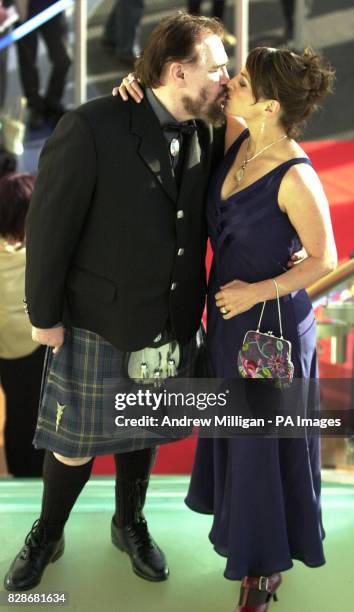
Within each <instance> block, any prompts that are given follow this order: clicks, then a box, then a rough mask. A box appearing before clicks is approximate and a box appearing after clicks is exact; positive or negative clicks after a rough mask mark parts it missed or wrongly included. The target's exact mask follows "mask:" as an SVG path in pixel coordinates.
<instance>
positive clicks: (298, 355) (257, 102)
mask: <svg viewBox="0 0 354 612" xmlns="http://www.w3.org/2000/svg"><path fill="white" fill-rule="evenodd" d="M332 81H333V72H332V70H331V69H330V67H328V66H325V64H324V63H323V62H322V60H321V58H320V57H319V56H317V55H316V54H314V53H313V52H312V51H311V50H306V51H305V52H304V54H303V55H296V54H294V53H291V52H290V51H288V50H285V49H281V50H276V49H271V48H266V47H259V48H257V49H254V50H253V51H252V52H251V53H250V55H249V56H248V58H247V62H246V66H245V67H244V68H243V69H242V70H241V72H240V73H239V74H238V75H237V76H235V77H234V78H233V79H232V80H231V81H230V82H229V85H228V91H229V95H228V100H227V104H226V109H225V110H226V114H227V116H228V129H227V136H226V155H225V158H224V159H223V161H222V163H221V164H220V166H219V168H218V170H217V171H216V173H215V175H214V178H213V180H212V183H211V186H210V192H209V201H208V210H207V214H208V225H209V235H210V239H211V244H212V248H213V254H214V256H213V265H212V270H211V275H210V281H209V291H208V327H207V332H208V346H209V351H210V359H211V363H212V366H213V370H214V374H215V376H217V377H218V378H223V379H225V378H227V379H230V378H235V377H236V378H237V377H240V374H239V373H238V371H237V354H238V351H239V349H240V348H241V347H242V343H243V338H244V336H245V333H246V331H247V330H250V329H256V325H257V322H258V319H259V315H260V311H261V307H262V303H263V302H264V301H266V300H270V301H269V303H268V304H267V307H266V309H265V313H264V319H263V320H264V329H265V330H269V329H272V330H274V333H275V334H278V329H279V325H278V323H277V302H276V300H275V299H274V298H275V297H276V292H275V284H274V282H273V279H275V280H276V283H277V285H278V288H279V295H280V305H281V313H282V318H283V333H284V337H285V338H286V339H287V340H290V342H291V343H292V361H293V363H294V366H295V372H294V376H295V377H297V378H314V377H316V376H317V359H316V326H315V318H314V313H313V310H312V305H311V301H310V299H309V297H308V295H307V293H306V291H305V290H304V287H308V286H309V285H310V284H311V283H313V282H314V281H316V280H317V279H319V278H320V277H321V276H323V275H325V274H326V273H328V272H329V271H331V270H333V269H334V267H335V266H336V248H335V243H334V238H333V233H332V227H331V221H330V216H329V208H328V203H327V200H326V197H325V194H324V191H323V189H322V186H321V183H320V181H319V178H318V176H317V174H316V172H315V171H314V169H313V167H312V165H311V162H310V160H309V158H308V157H307V156H306V154H305V153H304V151H303V150H302V148H301V147H300V146H299V145H298V144H297V142H296V141H295V140H294V137H296V136H297V135H298V133H299V127H300V126H301V124H302V123H303V122H304V120H305V119H307V118H308V116H309V115H310V114H311V113H312V111H313V110H315V108H316V105H317V104H318V103H319V102H320V101H321V100H322V99H323V98H324V97H325V95H326V94H327V93H328V92H329V91H330V90H331V84H332ZM236 117H237V119H236ZM239 118H241V119H239ZM301 246H303V247H304V248H305V249H306V251H307V254H308V257H307V258H306V259H305V260H303V261H302V262H300V263H299V264H297V265H295V266H293V267H292V268H291V269H289V268H288V266H287V262H288V260H289V258H290V257H291V255H292V254H293V253H294V252H295V251H297V250H299V249H300V248H301ZM260 384H261V383H260ZM257 410H259V411H260V412H262V406H259V407H257ZM320 487H321V480H320V446H319V439H318V438H316V437H312V438H308V439H307V438H306V437H302V438H297V439H289V438H270V437H265V436H264V437H252V436H251V437H250V436H247V437H237V438H236V437H235V438H214V439H210V438H209V439H200V440H199V442H198V447H197V452H196V457H195V463H194V467H193V473H192V479H191V483H190V488H189V492H188V496H187V499H186V503H187V505H188V506H189V507H190V508H191V509H193V510H195V511H197V512H201V513H210V514H213V515H214V519H213V524H212V529H211V532H210V535H209V537H210V540H211V542H212V544H213V545H214V548H215V550H216V551H217V552H218V553H219V554H221V555H224V556H225V557H226V558H227V563H226V570H225V577H226V578H229V579H231V580H242V583H241V594H240V600H239V603H238V606H237V608H236V610H237V612H265V611H266V610H267V609H268V606H269V602H270V600H271V598H272V597H274V598H276V590H277V588H278V587H279V585H280V583H281V580H282V578H281V572H282V571H284V570H287V569H290V568H291V567H292V565H293V560H294V559H297V560H300V561H302V562H303V563H305V564H306V565H307V566H309V567H318V566H321V565H322V564H324V563H325V559H324V554H323V547H322V540H323V538H324V530H323V526H322V521H321V504H320Z"/></svg>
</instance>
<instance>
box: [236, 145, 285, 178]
mask: <svg viewBox="0 0 354 612" xmlns="http://www.w3.org/2000/svg"><path fill="white" fill-rule="evenodd" d="M284 138H287V134H284V136H282V137H281V138H278V140H273V142H271V143H270V144H268V145H266V146H265V147H263V149H261V150H260V151H258V153H256V154H255V155H252V157H247V154H248V149H249V145H250V141H249V140H248V143H247V150H246V156H245V159H244V160H243V162H242V165H241V168H239V169H238V170H237V172H236V173H235V174H234V179H235V181H236V183H237V185H239V184H240V183H241V182H242V180H243V177H244V175H245V169H246V166H247V164H249V163H250V162H251V161H253V160H254V159H256V157H258V155H261V154H262V153H264V151H266V150H267V149H270V147H272V146H273V145H275V144H277V143H278V142H281V141H282V140H284Z"/></svg>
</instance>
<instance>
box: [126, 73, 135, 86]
mask: <svg viewBox="0 0 354 612" xmlns="http://www.w3.org/2000/svg"><path fill="white" fill-rule="evenodd" d="M134 81H135V76H134V75H133V74H130V75H129V76H128V78H127V84H128V85H131V84H132V83H133V82H134Z"/></svg>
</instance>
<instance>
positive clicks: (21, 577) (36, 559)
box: [4, 520, 64, 591]
mask: <svg viewBox="0 0 354 612" xmlns="http://www.w3.org/2000/svg"><path fill="white" fill-rule="evenodd" d="M63 552H64V535H62V536H61V538H60V539H59V540H55V541H51V540H48V539H47V537H46V535H45V530H44V527H43V525H42V524H41V523H40V521H39V520H37V521H35V523H33V526H32V529H31V531H30V532H29V534H28V535H27V537H26V540H25V545H24V546H23V548H21V550H20V552H19V554H18V555H17V557H15V559H14V561H13V562H12V564H11V567H10V569H9V571H8V572H7V574H6V576H5V580H4V587H5V589H6V590H7V591H27V590H28V589H32V588H33V587H35V586H37V584H39V583H40V581H41V578H42V574H43V572H44V570H45V568H46V567H47V565H48V563H54V561H57V559H59V557H61V556H62V554H63Z"/></svg>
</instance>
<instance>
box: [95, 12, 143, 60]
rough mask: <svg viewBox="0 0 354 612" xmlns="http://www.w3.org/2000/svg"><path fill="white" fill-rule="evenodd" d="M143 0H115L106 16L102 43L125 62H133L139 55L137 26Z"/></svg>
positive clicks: (140, 16) (140, 17)
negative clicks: (127, 0)
mask: <svg viewBox="0 0 354 612" xmlns="http://www.w3.org/2000/svg"><path fill="white" fill-rule="evenodd" d="M143 13H144V0H129V2H126V0H116V2H115V3H114V6H113V8H112V10H111V12H110V14H109V16H108V19H107V22H106V25H105V29H104V34H103V39H102V45H103V46H104V47H106V48H107V49H108V50H111V51H113V52H114V53H115V55H116V57H117V59H118V60H119V61H120V62H122V63H125V64H133V63H134V62H135V60H136V58H137V57H138V56H139V55H140V44H139V26H140V21H141V19H142V16H143Z"/></svg>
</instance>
